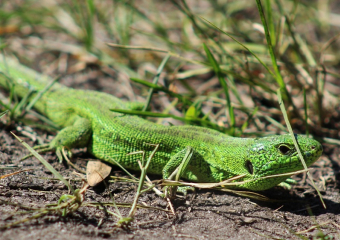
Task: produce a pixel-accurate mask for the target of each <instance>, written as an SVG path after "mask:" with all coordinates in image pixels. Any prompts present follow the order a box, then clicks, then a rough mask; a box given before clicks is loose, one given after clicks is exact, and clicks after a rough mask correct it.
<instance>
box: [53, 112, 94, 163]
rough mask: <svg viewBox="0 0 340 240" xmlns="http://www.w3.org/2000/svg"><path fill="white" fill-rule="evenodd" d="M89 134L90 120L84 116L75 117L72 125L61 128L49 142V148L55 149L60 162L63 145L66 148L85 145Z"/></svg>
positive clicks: (90, 129)
mask: <svg viewBox="0 0 340 240" xmlns="http://www.w3.org/2000/svg"><path fill="white" fill-rule="evenodd" d="M91 134H92V126H91V122H90V121H89V120H88V119H86V118H81V117H77V118H76V120H75V121H74V123H73V125H70V126H67V127H65V128H63V129H62V130H61V131H60V132H59V133H58V134H57V136H56V137H55V138H54V139H53V140H52V142H51V143H50V144H49V148H50V149H54V150H55V151H56V154H57V156H58V158H59V160H60V162H62V160H63V155H62V149H63V148H64V147H66V148H68V149H72V148H77V147H78V148H79V147H87V145H88V142H89V140H90V138H91Z"/></svg>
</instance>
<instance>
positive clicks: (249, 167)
mask: <svg viewBox="0 0 340 240" xmlns="http://www.w3.org/2000/svg"><path fill="white" fill-rule="evenodd" d="M246 168H247V170H248V172H249V173H250V174H253V173H254V168H253V164H252V163H251V162H250V161H246Z"/></svg>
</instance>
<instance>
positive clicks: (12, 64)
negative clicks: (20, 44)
mask: <svg viewBox="0 0 340 240" xmlns="http://www.w3.org/2000/svg"><path fill="white" fill-rule="evenodd" d="M52 81H53V80H52V79H51V78H50V77H48V76H46V75H42V74H39V73H37V72H36V71H34V70H32V69H29V68H28V67H25V66H24V65H22V64H20V63H19V62H18V61H17V60H15V59H13V58H10V57H5V56H4V55H2V54H0V86H1V87H2V88H4V89H6V90H11V89H12V88H13V87H14V93H15V94H16V95H18V96H19V97H25V96H26V95H27V94H28V92H29V91H30V90H35V91H41V90H43V89H44V88H45V87H46V85H48V84H49V83H51V82H52ZM59 88H62V85H60V84H59V83H54V85H53V86H52V89H59Z"/></svg>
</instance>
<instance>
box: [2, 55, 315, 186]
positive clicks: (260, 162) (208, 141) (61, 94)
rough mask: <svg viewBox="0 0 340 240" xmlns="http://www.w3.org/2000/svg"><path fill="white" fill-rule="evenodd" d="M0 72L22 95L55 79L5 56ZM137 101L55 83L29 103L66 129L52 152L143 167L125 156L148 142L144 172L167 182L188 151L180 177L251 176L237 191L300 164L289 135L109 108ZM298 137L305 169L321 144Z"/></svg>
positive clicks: (144, 147)
mask: <svg viewBox="0 0 340 240" xmlns="http://www.w3.org/2000/svg"><path fill="white" fill-rule="evenodd" d="M0 72H1V73H0V86H2V87H3V88H5V89H9V81H8V78H7V77H6V76H10V78H11V81H12V83H14V84H15V88H14V91H15V93H16V94H17V95H18V96H20V97H25V95H27V93H28V88H34V89H35V90H37V91H41V90H42V89H43V88H44V87H45V86H46V85H47V84H48V83H49V82H51V81H52V80H51V79H50V78H48V77H47V76H42V75H40V74H38V73H36V72H35V71H33V70H31V69H29V68H27V67H24V66H23V65H20V64H19V63H17V62H15V61H12V60H10V59H7V64H4V63H3V62H1V61H0ZM134 106H135V104H134V103H130V102H124V101H122V100H120V99H118V98H116V97H114V96H111V95H109V94H106V93H101V92H96V91H87V90H75V89H71V88H67V87H65V86H63V85H61V84H59V83H56V84H54V85H53V86H52V87H51V89H50V90H49V91H48V92H46V93H44V94H43V96H42V97H41V98H40V100H38V101H37V102H36V103H35V105H34V107H35V109H36V110H38V111H39V112H40V113H42V114H43V115H45V116H47V117H48V118H49V119H50V120H52V121H53V122H54V123H55V124H57V125H58V126H60V127H62V128H63V129H62V130H61V131H60V132H59V133H58V134H57V136H56V137H55V138H54V140H53V141H52V142H51V143H50V145H49V146H50V148H51V149H54V150H56V151H57V153H58V152H59V153H60V151H61V148H62V147H64V146H66V147H68V148H70V149H72V148H76V147H87V150H88V152H89V153H91V154H92V155H93V156H95V157H96V158H98V159H101V160H103V161H106V162H108V163H111V164H113V161H112V159H114V160H115V161H117V162H119V163H120V164H121V165H122V166H123V167H125V168H127V169H131V170H140V168H139V165H138V162H137V159H140V156H137V155H127V153H131V152H135V151H141V150H143V151H145V153H146V157H147V156H148V155H149V154H150V153H151V151H152V150H153V149H154V147H152V146H150V145H149V144H159V149H158V150H157V152H156V154H155V155H154V157H153V158H152V162H151V164H150V166H149V169H148V172H149V173H153V174H162V176H163V178H164V179H166V178H168V177H169V176H170V175H171V173H172V172H174V170H175V169H176V168H177V167H178V166H179V165H180V163H181V162H182V160H183V158H184V156H185V154H186V153H187V150H188V149H189V148H190V149H191V150H192V151H193V155H192V156H191V158H190V162H189V163H188V165H187V167H186V169H185V171H184V172H183V173H182V175H181V176H182V178H184V179H187V180H190V181H195V182H220V181H223V180H227V179H229V178H231V177H234V176H238V175H243V174H244V175H245V176H244V177H243V178H242V179H240V180H237V181H245V180H253V181H250V182H246V183H244V184H241V185H238V186H235V188H238V189H248V190H253V191H260V190H265V189H269V188H271V187H274V186H276V185H277V184H279V183H281V182H282V181H285V180H286V179H287V178H288V177H289V176H283V177H282V176H281V177H276V178H267V179H258V178H260V177H264V176H269V175H273V174H281V173H289V172H293V171H296V170H301V169H303V167H302V164H301V162H300V160H299V157H298V154H297V151H296V149H295V147H294V144H293V141H292V139H291V136H290V135H275V136H271V137H263V138H234V137H230V136H227V135H226V134H223V133H220V132H218V131H215V130H212V129H208V128H204V127H197V126H187V125H185V126H163V125H159V124H155V123H152V122H150V121H147V120H145V119H142V118H139V117H137V116H131V115H123V114H120V113H114V112H111V111H110V110H109V109H114V108H120V109H131V108H133V107H134ZM296 138H297V141H298V143H299V145H300V148H301V151H302V153H303V156H304V159H305V161H306V164H307V165H308V166H310V165H311V164H312V163H314V162H315V161H316V160H317V159H318V158H319V156H320V155H321V153H322V146H321V144H320V143H319V142H317V141H315V140H313V139H310V138H307V137H304V136H301V135H297V136H296Z"/></svg>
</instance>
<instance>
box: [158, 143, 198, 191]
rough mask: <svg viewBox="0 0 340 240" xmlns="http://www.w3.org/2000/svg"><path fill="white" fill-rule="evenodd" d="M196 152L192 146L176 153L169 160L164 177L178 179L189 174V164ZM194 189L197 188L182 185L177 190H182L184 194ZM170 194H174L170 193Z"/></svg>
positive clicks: (164, 169) (164, 170)
mask: <svg viewBox="0 0 340 240" xmlns="http://www.w3.org/2000/svg"><path fill="white" fill-rule="evenodd" d="M193 154H194V149H193V148H192V147H190V146H188V147H186V148H185V149H183V150H181V151H179V152H178V153H176V154H175V155H174V156H173V157H171V159H170V160H169V162H168V163H167V164H166V165H165V166H164V168H163V178H164V179H175V180H176V181H178V180H179V179H180V178H181V177H182V176H184V177H188V176H187V166H188V165H189V163H190V161H191V160H192V156H193ZM188 190H190V191H194V190H195V188H193V187H190V186H180V187H178V188H177V189H176V191H177V192H181V193H183V194H184V195H186V194H187V191H188ZM170 195H172V194H171V193H170Z"/></svg>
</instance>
